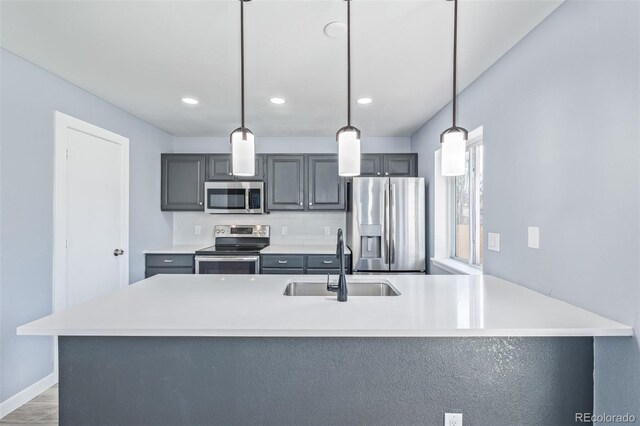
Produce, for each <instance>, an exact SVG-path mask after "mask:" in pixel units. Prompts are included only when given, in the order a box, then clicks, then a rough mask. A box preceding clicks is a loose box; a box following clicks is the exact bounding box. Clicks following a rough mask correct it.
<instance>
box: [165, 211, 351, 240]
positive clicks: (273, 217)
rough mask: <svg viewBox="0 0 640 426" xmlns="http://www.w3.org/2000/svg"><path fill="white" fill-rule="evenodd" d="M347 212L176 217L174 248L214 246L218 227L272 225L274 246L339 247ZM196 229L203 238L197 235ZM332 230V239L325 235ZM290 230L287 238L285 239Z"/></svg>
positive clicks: (199, 214)
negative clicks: (339, 233) (337, 244)
mask: <svg viewBox="0 0 640 426" xmlns="http://www.w3.org/2000/svg"><path fill="white" fill-rule="evenodd" d="M345 220H346V214H345V213H344V212H272V213H269V214H261V215H250V214H207V213H200V212H175V213H173V243H174V244H201V243H202V244H204V245H206V244H213V227H214V226H215V225H270V226H271V244H303V245H315V244H335V242H336V233H337V232H338V228H343V229H344V227H345ZM196 227H200V234H199V235H196ZM326 227H329V230H330V235H325V228H326ZM283 228H286V233H287V235H283Z"/></svg>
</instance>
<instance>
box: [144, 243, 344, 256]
mask: <svg viewBox="0 0 640 426" xmlns="http://www.w3.org/2000/svg"><path fill="white" fill-rule="evenodd" d="M212 245H213V243H211V244H178V245H175V246H169V247H161V248H155V249H147V250H145V251H144V254H194V253H195V252H196V251H198V250H201V249H203V248H207V247H210V246H212ZM344 249H345V253H346V254H350V253H351V250H349V247H346V246H345V248H344ZM260 253H262V254H335V253H336V245H335V244H327V245H324V244H321V245H303V244H298V245H293V244H292V245H289V244H286V245H285V244H280V245H270V246H269V247H266V248H264V249H262V250H261V251H260Z"/></svg>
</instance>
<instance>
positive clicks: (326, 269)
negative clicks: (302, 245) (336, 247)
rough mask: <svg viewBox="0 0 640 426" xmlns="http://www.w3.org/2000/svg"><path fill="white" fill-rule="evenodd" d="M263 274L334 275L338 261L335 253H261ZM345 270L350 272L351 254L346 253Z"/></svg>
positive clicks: (337, 267) (336, 271)
mask: <svg viewBox="0 0 640 426" xmlns="http://www.w3.org/2000/svg"><path fill="white" fill-rule="evenodd" d="M261 265H262V270H261V273H263V274H281V275H297V274H313V275H326V274H332V275H335V274H337V273H338V272H339V266H340V265H339V263H338V259H337V258H336V256H335V254H327V255H323V254H263V255H262V257H261ZM345 272H346V273H347V274H350V273H351V255H350V254H347V255H346V264H345Z"/></svg>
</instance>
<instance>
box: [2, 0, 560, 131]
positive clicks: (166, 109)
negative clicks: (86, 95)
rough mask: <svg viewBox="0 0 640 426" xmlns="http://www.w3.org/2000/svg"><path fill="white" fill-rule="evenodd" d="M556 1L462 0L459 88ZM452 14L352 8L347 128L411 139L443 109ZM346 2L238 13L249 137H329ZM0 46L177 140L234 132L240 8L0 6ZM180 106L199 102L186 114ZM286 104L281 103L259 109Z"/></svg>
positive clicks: (257, 2) (427, 5) (357, 2)
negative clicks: (329, 30)
mask: <svg viewBox="0 0 640 426" xmlns="http://www.w3.org/2000/svg"><path fill="white" fill-rule="evenodd" d="M561 2H562V1H561V0H553V1H551V0H548V1H547V0H510V1H505V0H498V1H491V0H464V1H461V2H460V7H459V9H460V10H459V16H460V29H459V85H460V87H461V88H464V87H466V86H467V85H468V84H469V83H471V82H472V81H473V80H474V79H476V78H477V77H478V76H479V75H480V74H482V73H483V72H484V71H485V70H486V69H487V68H488V67H489V66H491V65H492V64H493V63H494V62H495V61H496V60H497V59H498V58H500V57H501V56H502V55H503V54H504V53H505V52H506V51H507V50H509V49H510V48H511V47H512V46H514V45H515V44H516V43H517V42H518V41H519V40H521V39H522V38H523V37H524V36H525V35H526V34H527V33H528V32H529V31H530V30H531V29H533V28H534V27H535V26H536V25H537V24H538V23H539V22H540V21H542V20H543V19H544V18H545V17H546V16H547V15H549V14H550V13H551V12H552V11H553V10H554V9H555V8H556V7H557V6H558V5H559V4H560V3H561ZM452 7H453V3H452V2H447V1H445V0H422V1H419V0H416V1H399V0H387V1H371V0H369V1H367V0H354V1H353V2H352V7H351V9H352V55H353V60H352V63H353V65H352V69H353V95H354V99H355V98H358V97H362V96H368V97H371V98H373V103H371V104H369V105H358V104H355V102H354V106H353V124H354V125H356V126H358V127H359V128H360V129H361V130H362V133H363V137H366V136H409V135H411V134H413V132H414V131H415V130H416V129H418V128H419V127H420V126H421V125H422V124H423V123H424V122H425V121H426V120H427V119H428V118H430V117H431V116H433V115H434V114H435V113H436V112H437V111H438V110H440V109H441V108H442V107H443V106H444V105H446V104H447V102H449V101H450V96H451V94H450V91H451V44H452V40H451V38H452V37H451V33H452V12H453V9H452ZM345 14H346V10H345V2H344V1H340V0H332V1H316V0H306V1H300V0H296V1H276V0H273V1H271V0H254V1H252V2H250V3H246V4H245V28H246V36H245V38H246V79H247V82H246V90H247V126H248V127H249V128H250V129H251V130H252V131H253V132H254V133H255V134H256V135H258V136H331V135H334V134H335V132H336V130H337V129H338V128H339V127H341V126H343V125H344V124H345V121H346V117H345V115H346V93H345V92H346V81H345V80H346V44H345V43H346V38H345V37H342V38H328V37H326V36H325V35H324V33H323V28H324V26H325V25H326V24H327V23H329V22H332V21H341V20H342V21H344V19H345ZM1 29H2V40H1V41H2V46H3V47H5V48H6V49H8V50H10V51H12V52H14V53H16V54H18V55H19V56H22V57H24V58H26V59H27V60H29V61H31V62H33V63H35V64H37V65H40V66H42V67H43V68H46V69H48V70H50V71H52V72H53V73H55V74H57V75H59V76H60V77H62V78H64V79H66V80H68V81H70V82H72V83H74V84H76V85H77V86H79V87H81V88H84V89H86V90H87V91H89V92H91V93H93V94H95V95H97V96H99V97H101V98H103V99H106V100H107V101H109V102H111V103H113V104H115V105H117V106H118V107H120V108H122V109H123V110H125V111H128V112H130V113H131V114H133V115H135V116H137V117H139V118H141V119H143V120H145V121H147V122H149V123H151V124H153V125H155V126H157V127H159V128H161V129H163V130H165V131H167V132H169V133H171V134H174V135H179V136H227V135H228V134H229V133H230V132H231V131H232V130H233V129H235V128H236V127H238V125H239V120H240V117H239V115H240V114H239V113H240V106H239V105H240V102H239V92H240V90H239V84H240V83H239V68H240V65H239V2H238V1H234V0H224V1H221V0H219V1H184V0H177V1H59V0H58V1H17V0H9V1H7V0H3V1H2V20H1ZM183 96H194V97H196V98H198V99H199V100H200V104H199V105H197V106H187V105H184V104H183V103H182V102H181V101H180V99H181V98H182V97H183ZM273 96H280V97H283V98H285V99H286V100H287V103H286V104H284V105H281V106H277V105H273V104H271V103H270V102H269V98H271V97H273Z"/></svg>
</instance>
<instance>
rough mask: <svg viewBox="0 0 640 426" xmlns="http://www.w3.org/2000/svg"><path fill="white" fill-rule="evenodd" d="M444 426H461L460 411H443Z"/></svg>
mask: <svg viewBox="0 0 640 426" xmlns="http://www.w3.org/2000/svg"><path fill="white" fill-rule="evenodd" d="M444 426H462V413H444Z"/></svg>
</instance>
